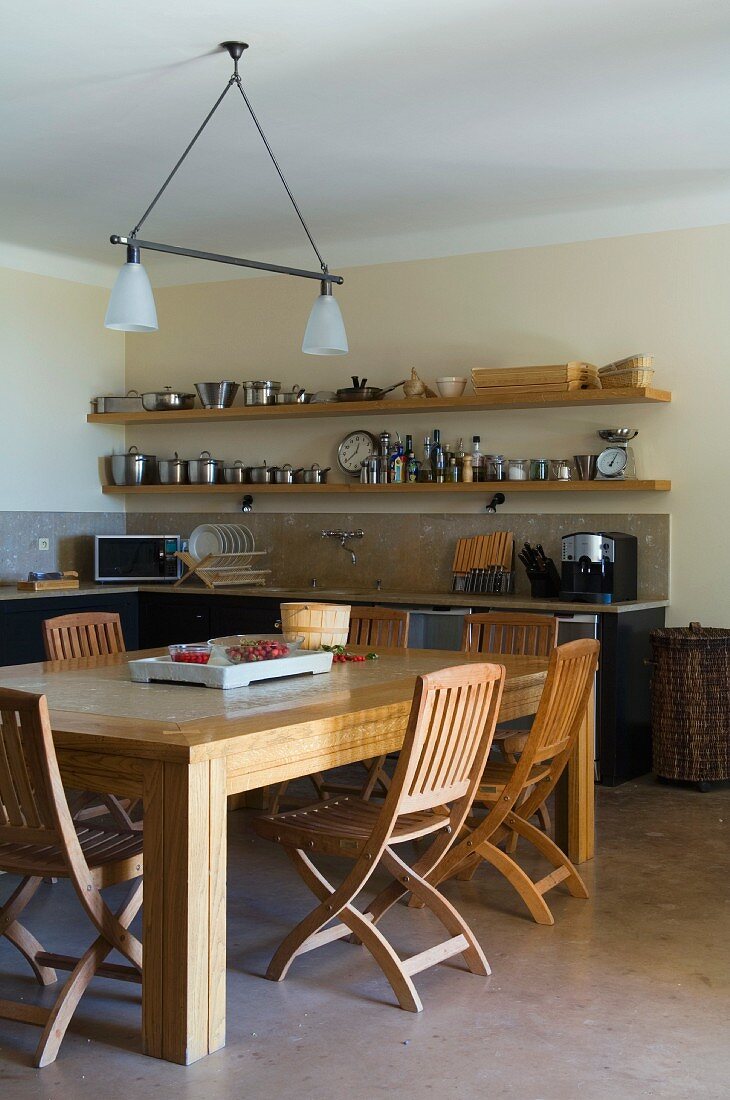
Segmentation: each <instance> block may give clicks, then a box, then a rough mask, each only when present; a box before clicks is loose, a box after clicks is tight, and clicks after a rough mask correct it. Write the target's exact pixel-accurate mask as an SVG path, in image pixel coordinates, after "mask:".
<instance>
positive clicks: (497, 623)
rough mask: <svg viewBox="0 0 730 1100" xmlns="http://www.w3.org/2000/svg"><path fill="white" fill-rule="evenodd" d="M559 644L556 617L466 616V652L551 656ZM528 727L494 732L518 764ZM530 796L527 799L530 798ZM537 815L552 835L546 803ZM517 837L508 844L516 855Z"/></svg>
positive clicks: (463, 640) (463, 643)
mask: <svg viewBox="0 0 730 1100" xmlns="http://www.w3.org/2000/svg"><path fill="white" fill-rule="evenodd" d="M557 644H558V620H557V619H556V618H555V616H554V615H532V614H527V615H525V614H515V613H513V612H507V611H487V612H483V613H479V614H474V615H465V616H464V628H463V631H462V635H461V648H462V650H463V652H464V653H505V654H507V653H509V654H512V655H518V656H521V657H549V656H550V654H551V653H552V651H553V649H555V646H556V645H557ZM529 732H530V731H529V727H527V728H519V729H518V728H515V727H514V726H512V727H510V728H504V727H502V728H500V727H499V726H497V729H496V730H495V731H494V743H495V745H497V746H499V749H500V751H501V753H502V755H503V757H504V759H505V760H507V761H509V763H511V764H515V763H516V762H517V759H516V757H517V754H518V753H520V752H521V751H522V749H523V747H524V744H525V741H526V740H527V734H528V733H529ZM527 793H529V792H526V794H525V795H524V796H523V797H527ZM536 816H537V818H538V820H539V821H540V824H541V826H542V828H543V829H544V830H545V832H546V833H549V832H550V829H551V822H550V811H549V810H548V808H547V805H546V804H545V803H544V802H543V803H542V805H540V806H538V808H537V810H536ZM516 847H517V835H516V834H513V836H512V837H511V838H510V840H509V842H508V850H509V851H512V852H514V850H515V848H516Z"/></svg>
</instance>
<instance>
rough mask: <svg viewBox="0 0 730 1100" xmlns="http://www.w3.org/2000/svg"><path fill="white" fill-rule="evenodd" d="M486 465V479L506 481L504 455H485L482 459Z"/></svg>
mask: <svg viewBox="0 0 730 1100" xmlns="http://www.w3.org/2000/svg"><path fill="white" fill-rule="evenodd" d="M482 461H483V463H484V466H485V467H486V471H487V476H486V479H485V480H486V481H506V480H507V461H506V459H505V457H504V455H485V456H484V458H483V459H482Z"/></svg>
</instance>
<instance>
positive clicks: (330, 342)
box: [104, 42, 348, 355]
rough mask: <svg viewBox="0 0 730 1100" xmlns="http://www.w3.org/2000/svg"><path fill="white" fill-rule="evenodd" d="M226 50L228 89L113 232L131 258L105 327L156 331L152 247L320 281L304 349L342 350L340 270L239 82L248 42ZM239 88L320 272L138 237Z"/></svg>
mask: <svg viewBox="0 0 730 1100" xmlns="http://www.w3.org/2000/svg"><path fill="white" fill-rule="evenodd" d="M221 47H222V49H225V50H227V51H228V53H229V54H230V56H231V58H232V60H233V74H232V76H231V77H230V79H229V81H228V83H227V84H226V86H225V88H224V89H223V91H222V92H221V94H220V96H219V97H218V99H217V100H216V101H215V103H214V104H213V106H212V108H211V109H210V111H209V112H208V114H207V115H206V117H205V118H204V120H203V122H202V123H201V125H200V127H199V128H198V130H197V131H196V133H195V134H194V136H193V138H192V140H191V141H190V143H189V144H188V146H187V148H186V149H185V151H184V152H183V154H182V156H181V157H180V159H179V160H178V161H177V163H176V165H175V167H174V168H173V169H172V171H171V172H170V174H169V176H168V177H167V179H166V180H165V182H164V183H163V184H162V187H161V188H160V189H159V191H158V192H157V194H156V195H155V197H154V198H153V200H152V202H151V203H150V204H149V206H148V207H147V209H146V210H145V212H144V214H143V215H142V217H141V218H140V219H139V221H138V222H137V224H136V225H135V227H134V229H133V230H132V231H131V232H130V233H129V235H128V236H126V237H120V236H118V235H117V234H114V235H113V236H112V237H110V240H111V243H112V244H122V245H126V248H127V262H126V263H125V265H124V267H123V268H122V269H121V271H120V272H119V275H118V276H117V280H116V282H115V284H114V287H113V289H112V293H111V297H110V299H109V308H108V309H107V312H106V317H105V319H104V324H105V325H106V327H107V328H113V329H119V330H121V331H122V332H154V331H156V329H157V327H158V325H157V311H156V309H155V300H154V296H153V294H152V287H151V286H150V281H149V278H148V277H147V272H146V271H145V269H144V267H143V266H142V264H141V263H140V258H139V257H140V250H142V249H145V248H147V249H150V250H151V251H153V252H168V253H172V254H173V255H175V256H190V257H191V258H192V259H195V260H212V261H213V262H214V263H221V264H233V265H234V266H237V267H251V268H255V269H256V270H258V271H273V272H275V273H277V274H280V275H295V276H297V278H301V279H316V280H318V282H319V283H320V294H319V296H318V297H317V298H316V299H315V302H314V305H313V306H312V312H311V313H310V315H309V321H308V322H307V327H306V330H305V333H304V340H303V342H302V351H303V352H306V353H307V354H308V355H343V354H345V353H346V352H347V351H348V346H347V335H346V333H345V326H344V323H343V320H342V314H341V313H340V307H339V306H338V304H337V301H336V299H335V297H334V295H333V293H332V286H333V284H334V283H337V284H341V283H342V282H343V281H344V280H343V278H342V276H341V275H331V274H330V272H329V269H328V267H327V264H326V263H325V261H324V260H323V259H322V254H321V253H320V251H319V249H318V248H317V245H316V244H315V241H314V237H313V236H312V234H311V232H310V231H309V227H308V226H307V223H306V222H305V220H304V218H303V216H302V212H301V210H300V209H299V207H298V205H297V202H296V199H295V198H294V195H293V194H292V192H291V189H290V187H289V184H288V183H287V182H286V180H285V178H284V174H283V172H282V170H281V168H280V167H279V163H278V161H277V159H276V157H275V156H274V153H273V151H272V149H271V146H270V145H269V143H268V141H267V140H266V135H265V134H264V131H263V130H262V128H261V124H260V123H259V120H258V119H257V117H256V115H255V114H254V110H253V107H252V106H251V103H250V102H249V99H248V96H247V95H246V93H245V91H244V89H243V84H242V83H241V77H240V75H239V72H238V62H239V60H240V58H241V55H242V54H243V51H244V50H246V49H248V44H247V43H246V42H222V43H221ZM233 87H236V88H237V89H238V91H239V92H240V93H241V96H242V98H243V102H244V103H245V105H246V107H247V109H248V112H249V114H250V116H251V118H252V120H253V123H254V125H255V127H256V129H257V130H258V132H259V135H260V137H261V140H262V141H263V143H264V145H265V146H266V151H267V153H268V154H269V157H270V158H271V163H272V164H273V166H274V168H275V169H276V173H277V175H278V176H279V179H280V180H281V182H282V184H283V186H284V190H285V191H286V193H287V195H288V196H289V200H290V202H291V204H292V206H293V207H294V210H295V212H296V215H297V217H298V218H299V221H300V222H301V225H302V228H303V229H304V232H305V233H306V234H307V237H308V239H309V243H310V244H311V246H312V248H313V249H314V252H315V254H316V256H317V259H318V260H319V264H320V270H319V271H308V270H305V269H303V268H297V267H285V266H282V265H281V264H270V263H264V262H263V261H261V260H244V259H239V258H238V257H236V256H223V255H219V254H218V253H215V252H199V251H197V250H196V249H193V248H180V247H178V246H177V245H171V244H159V243H158V242H156V241H146V240H140V239H139V237H138V236H137V234H138V233H139V231H140V229H141V228H142V226H143V225H144V223H145V221H146V220H147V218H148V216H149V215H150V214H151V212H152V210H153V209H154V208H155V206H156V205H157V203H158V201H159V199H160V198H161V197H162V195H163V194H164V192H165V191H166V190H167V187H168V185H169V184H170V182H171V181H172V179H173V177H174V176H175V174H176V173H177V170H178V169H179V168H180V166H181V165H182V163H183V162H184V160H185V159H186V157H187V156H188V153H189V152H190V150H191V149H192V148H193V146H194V145H195V143H196V141H197V140H198V138H199V137H200V135H201V134H202V132H203V130H204V129H205V127H206V126H207V125H208V123H209V122H210V120H211V118H212V117H213V115H214V114H215V112H216V111H217V110H218V108H219V107H220V105H221V103H222V102H223V100H224V98H225V96H226V95H227V94H228V92H229V91H230V89H231V88H233Z"/></svg>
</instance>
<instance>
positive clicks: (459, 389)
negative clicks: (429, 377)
mask: <svg viewBox="0 0 730 1100" xmlns="http://www.w3.org/2000/svg"><path fill="white" fill-rule="evenodd" d="M466 383H467V379H466V378H456V377H455V376H453V375H450V376H448V377H445V378H437V379H436V385H437V386H438V391H439V393H440V394H441V396H442V397H461V395H462V394H463V392H464V390H465V389H466Z"/></svg>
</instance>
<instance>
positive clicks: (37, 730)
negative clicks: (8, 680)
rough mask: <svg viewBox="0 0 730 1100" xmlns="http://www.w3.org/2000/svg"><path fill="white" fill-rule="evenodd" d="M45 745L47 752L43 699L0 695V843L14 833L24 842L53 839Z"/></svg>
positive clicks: (54, 828)
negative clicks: (40, 838) (41, 838)
mask: <svg viewBox="0 0 730 1100" xmlns="http://www.w3.org/2000/svg"><path fill="white" fill-rule="evenodd" d="M49 745H50V751H53V743H52V741H51V738H50V725H49V722H48V708H47V705H46V701H45V696H36V695H28V694H27V693H26V692H16V691H10V690H6V689H3V690H2V691H0V843H3V841H4V840H6V841H7V842H11V841H12V842H17V841H18V839H19V834H20V835H23V836H24V837H25V841H26V843H29V844H31V843H37V842H38V839H39V837H40V836H43V837H45V838H46V839H47V841H48V842H52V841H53V840H54V839H55V838H57V836H58V832H57V825H56V816H55V807H54V799H53V797H52V794H51V785H50V779H49V769H48V752H49V748H48V746H49ZM54 760H55V755H54ZM59 785H60V783H59Z"/></svg>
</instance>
